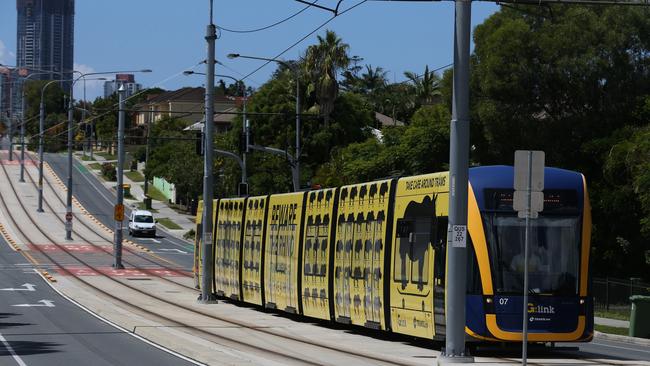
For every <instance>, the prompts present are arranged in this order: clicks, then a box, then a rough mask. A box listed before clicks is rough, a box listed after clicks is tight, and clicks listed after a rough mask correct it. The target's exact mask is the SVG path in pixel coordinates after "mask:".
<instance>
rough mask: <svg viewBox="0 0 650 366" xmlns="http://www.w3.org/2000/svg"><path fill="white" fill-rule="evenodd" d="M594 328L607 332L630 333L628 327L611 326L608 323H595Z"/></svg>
mask: <svg viewBox="0 0 650 366" xmlns="http://www.w3.org/2000/svg"><path fill="white" fill-rule="evenodd" d="M594 329H595V330H597V331H599V332H602V333H607V334H618V335H624V336H626V335H628V332H629V330H628V328H618V327H610V326H608V325H600V324H594Z"/></svg>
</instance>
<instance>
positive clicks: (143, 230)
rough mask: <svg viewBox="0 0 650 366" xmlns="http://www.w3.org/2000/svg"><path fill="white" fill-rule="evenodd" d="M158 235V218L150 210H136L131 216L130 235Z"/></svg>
mask: <svg viewBox="0 0 650 366" xmlns="http://www.w3.org/2000/svg"><path fill="white" fill-rule="evenodd" d="M140 234H142V235H151V236H154V237H155V236H156V220H154V218H153V215H152V214H151V212H149V211H145V210H134V211H131V216H130V217H129V235H132V236H136V235H140Z"/></svg>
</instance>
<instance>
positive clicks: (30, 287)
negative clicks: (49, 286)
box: [0, 283, 36, 291]
mask: <svg viewBox="0 0 650 366" xmlns="http://www.w3.org/2000/svg"><path fill="white" fill-rule="evenodd" d="M22 286H23V287H24V288H0V291H35V290H34V288H35V287H36V286H34V285H32V284H31V283H23V284H22Z"/></svg>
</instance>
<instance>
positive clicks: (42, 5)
mask: <svg viewBox="0 0 650 366" xmlns="http://www.w3.org/2000/svg"><path fill="white" fill-rule="evenodd" d="M16 9H17V11H18V19H17V25H18V29H17V42H16V45H17V55H16V65H17V67H18V68H27V69H37V70H46V71H50V73H49V74H48V73H45V74H42V75H36V76H34V77H31V78H30V80H37V79H40V80H69V79H70V78H71V74H70V71H71V70H72V68H73V64H74V60H73V55H74V0H16ZM61 73H63V75H61ZM68 86H69V83H68ZM66 89H67V88H66Z"/></svg>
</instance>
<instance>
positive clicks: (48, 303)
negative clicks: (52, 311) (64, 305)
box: [11, 300, 55, 308]
mask: <svg viewBox="0 0 650 366" xmlns="http://www.w3.org/2000/svg"><path fill="white" fill-rule="evenodd" d="M38 302H40V304H18V305H11V306H20V307H34V306H45V307H46V308H53V307H55V305H54V301H52V300H39V301H38Z"/></svg>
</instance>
